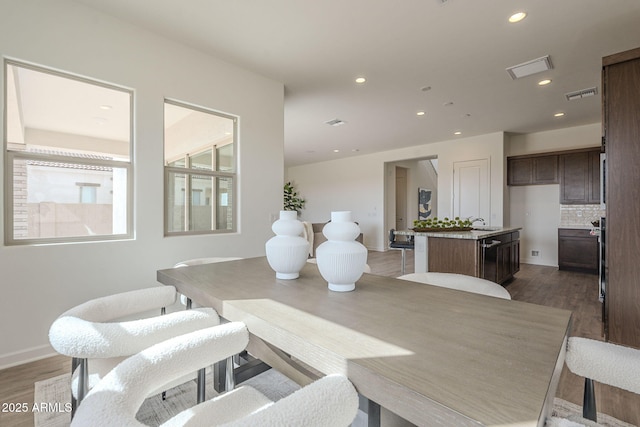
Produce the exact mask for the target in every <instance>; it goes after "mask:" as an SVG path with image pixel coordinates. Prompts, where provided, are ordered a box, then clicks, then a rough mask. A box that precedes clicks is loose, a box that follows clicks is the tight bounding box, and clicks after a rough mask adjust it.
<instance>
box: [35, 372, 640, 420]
mask: <svg viewBox="0 0 640 427" xmlns="http://www.w3.org/2000/svg"><path fill="white" fill-rule="evenodd" d="M69 381H70V376H69V375H61V376H58V377H54V378H50V379H47V380H44V381H38V382H36V383H35V395H34V402H36V403H37V404H40V403H45V404H47V405H48V406H49V407H50V408H53V409H55V408H60V409H62V410H61V411H55V410H54V411H49V412H47V411H43V412H35V413H34V425H35V427H68V426H69V422H70V418H71V414H69V413H68V412H64V405H65V403H67V402H70V401H71V390H70V385H69ZM242 385H250V386H252V387H254V388H255V389H257V390H259V391H260V392H261V393H263V394H264V395H265V396H267V397H268V398H270V399H271V400H273V401H277V400H279V399H281V398H283V397H285V396H287V395H289V394H290V393H293V392H294V391H295V390H297V389H298V388H299V386H298V385H297V384H296V383H294V382H293V381H291V380H290V379H289V378H287V377H285V376H284V375H282V374H281V373H279V372H278V371H276V370H274V369H270V370H268V371H266V372H264V373H262V374H260V375H257V376H255V377H254V378H251V379H250V380H247V381H245V382H244V383H242ZM206 393H207V396H206V397H207V399H211V398H212V397H214V396H215V395H216V393H215V391H214V390H213V385H212V375H211V373H210V372H207V388H206ZM195 404H196V383H195V381H189V382H188V383H185V384H182V385H180V386H178V387H175V388H173V389H170V390H167V399H166V400H165V401H163V400H162V398H161V396H160V395H156V396H152V397H150V398H148V399H147V400H145V401H144V403H143V404H142V407H141V408H140V411H138V414H137V416H136V418H137V419H138V420H139V421H140V422H142V423H143V424H146V425H149V426H158V425H160V424H162V423H163V422H165V421H167V420H168V419H169V418H171V417H173V416H174V415H176V414H178V413H179V412H181V411H182V410H184V409H186V408H189V407H191V406H194V405H195ZM552 415H553V416H555V417H561V418H569V419H579V418H580V416H581V415H582V407H580V406H578V405H575V404H573V403H571V402H567V401H566V400H562V399H558V398H556V399H555V400H554V407H553V414H552ZM366 425H367V422H366V415H365V414H363V413H362V412H361V411H358V417H357V418H356V420H355V421H354V423H353V426H366ZM598 425H600V426H604V427H636V426H633V425H632V424H628V423H625V422H623V421H620V420H618V419H616V418H613V417H611V416H609V415H606V414H602V413H598ZM588 427H589V426H588Z"/></svg>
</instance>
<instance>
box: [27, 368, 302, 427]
mask: <svg viewBox="0 0 640 427" xmlns="http://www.w3.org/2000/svg"><path fill="white" fill-rule="evenodd" d="M70 378H71V377H70V375H60V376H57V377H53V378H49V379H47V380H43V381H38V382H36V383H35V393H34V402H35V403H37V404H38V405H40V404H45V405H46V406H47V407H48V408H49V409H50V410H48V411H46V410H45V411H42V412H34V414H33V417H34V426H35V427H68V426H69V423H70V420H71V414H70V413H69V412H66V411H65V403H67V402H71V386H70ZM212 381H213V375H212V374H211V370H208V371H207V386H206V398H207V399H211V398H213V397H215V396H216V395H217V393H216V392H215V391H214V389H213V384H212ZM242 385H250V386H251V387H253V388H255V389H256V390H258V391H260V392H261V393H262V394H264V395H265V396H267V397H268V398H269V399H271V400H273V401H277V400H279V399H281V398H283V397H285V396H287V395H289V394H291V393H293V392H294V391H296V390H297V389H299V388H300V387H299V386H298V385H297V384H296V383H295V382H293V381H291V380H290V379H289V378H287V377H285V376H284V375H282V374H281V373H279V372H277V371H275V370H273V369H270V370H268V371H266V372H264V373H262V374H260V375H257V376H255V377H253V378H251V379H249V380H247V381H245V382H243V383H242ZM195 404H196V382H195V380H194V381H189V382H187V383H185V384H182V385H180V386H178V387H175V388H173V389H170V390H167V399H166V400H164V401H163V400H162V397H161V395H160V394H158V395H156V396H151V397H150V398H148V399H147V400H145V401H144V403H143V404H142V406H141V407H140V410H139V411H138V414H137V415H136V418H137V419H138V420H139V421H140V422H142V423H143V424H146V425H149V426H158V425H160V424H162V423H163V422H165V421H167V420H168V419H169V418H171V417H173V416H174V415H176V414H178V413H180V412H181V411H183V410H184V409H186V408H189V407H192V406H194V405H195ZM43 408H44V406H43Z"/></svg>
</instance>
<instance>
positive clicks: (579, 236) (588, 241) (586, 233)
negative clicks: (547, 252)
mask: <svg viewBox="0 0 640 427" xmlns="http://www.w3.org/2000/svg"><path fill="white" fill-rule="evenodd" d="M558 267H559V268H560V270H577V271H584V272H587V273H593V274H598V238H597V237H596V236H592V235H591V234H590V230H587V229H575V228H559V229H558Z"/></svg>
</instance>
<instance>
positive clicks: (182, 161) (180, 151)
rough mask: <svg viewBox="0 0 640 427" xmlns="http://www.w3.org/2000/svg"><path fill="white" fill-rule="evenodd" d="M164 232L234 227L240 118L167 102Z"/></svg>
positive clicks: (202, 232) (214, 231)
mask: <svg viewBox="0 0 640 427" xmlns="http://www.w3.org/2000/svg"><path fill="white" fill-rule="evenodd" d="M164 120H165V124H164V150H165V151H164V152H165V234H166V235H179V234H204V233H221V232H230V231H235V229H236V219H235V218H236V209H235V200H236V190H235V188H236V154H235V153H236V149H237V141H236V135H237V122H238V120H237V118H236V117H233V116H230V115H227V114H223V113H218V112H213V111H211V110H207V109H203V108H199V107H194V106H190V105H185V104H182V103H178V102H176V101H168V100H167V101H165V104H164Z"/></svg>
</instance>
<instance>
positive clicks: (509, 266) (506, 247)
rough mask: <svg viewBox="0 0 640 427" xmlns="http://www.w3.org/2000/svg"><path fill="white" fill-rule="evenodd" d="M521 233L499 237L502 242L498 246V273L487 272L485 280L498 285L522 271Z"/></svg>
mask: <svg viewBox="0 0 640 427" xmlns="http://www.w3.org/2000/svg"><path fill="white" fill-rule="evenodd" d="M519 239H520V233H519V232H517V231H516V232H513V233H508V234H503V235H501V236H498V240H500V241H501V243H500V244H499V245H497V246H496V271H495V276H494V275H493V273H492V272H488V271H485V276H484V278H485V279H487V280H491V281H493V282H496V283H503V282H506V281H507V280H509V279H511V278H512V277H513V275H514V274H515V273H517V272H518V271H519V270H520V240H519Z"/></svg>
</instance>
